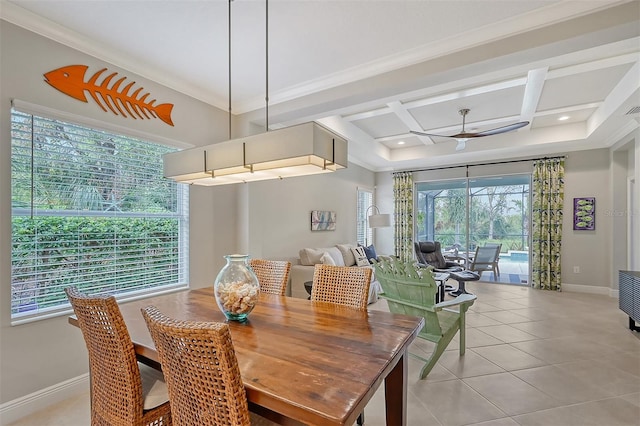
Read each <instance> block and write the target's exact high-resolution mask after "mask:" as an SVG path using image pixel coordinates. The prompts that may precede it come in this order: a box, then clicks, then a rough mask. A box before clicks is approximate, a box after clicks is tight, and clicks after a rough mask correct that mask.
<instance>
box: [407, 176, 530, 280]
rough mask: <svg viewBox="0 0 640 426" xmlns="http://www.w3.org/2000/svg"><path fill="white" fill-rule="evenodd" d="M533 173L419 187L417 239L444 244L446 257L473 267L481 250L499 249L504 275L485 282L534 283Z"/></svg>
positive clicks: (489, 275)
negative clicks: (473, 260)
mask: <svg viewBox="0 0 640 426" xmlns="http://www.w3.org/2000/svg"><path fill="white" fill-rule="evenodd" d="M530 186H531V175H530V174H514V175H505V176H486V177H474V178H464V179H449V180H437V181H428V182H419V183H417V184H416V199H415V205H416V209H415V210H416V214H415V220H416V223H415V226H414V229H415V236H414V238H415V240H416V241H440V243H441V246H442V248H443V252H444V254H445V256H448V257H449V258H450V259H455V260H457V261H459V262H460V263H462V264H464V266H465V267H467V268H468V267H469V266H470V264H471V261H472V259H473V257H474V255H475V253H476V248H477V247H483V246H487V245H499V246H500V251H499V258H498V269H499V274H494V272H493V271H485V272H483V273H482V275H481V278H480V279H481V280H482V281H487V282H500V283H503V284H513V285H528V284H529V282H530V267H529V258H530V246H531V244H530V224H529V222H530V220H529V219H530V210H531V202H530V198H531V197H530V190H529V189H530Z"/></svg>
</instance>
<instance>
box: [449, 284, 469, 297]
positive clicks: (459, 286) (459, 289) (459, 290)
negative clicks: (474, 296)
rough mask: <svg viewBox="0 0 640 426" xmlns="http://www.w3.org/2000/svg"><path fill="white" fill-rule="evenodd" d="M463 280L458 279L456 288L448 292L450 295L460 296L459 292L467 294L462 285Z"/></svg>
mask: <svg viewBox="0 0 640 426" xmlns="http://www.w3.org/2000/svg"><path fill="white" fill-rule="evenodd" d="M464 283H465V282H464V281H458V289H457V290H455V291H452V292H450V293H449V294H450V295H452V296H460V295H461V294H469V293H467V290H466V289H465V287H464Z"/></svg>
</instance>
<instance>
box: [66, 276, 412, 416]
mask: <svg viewBox="0 0 640 426" xmlns="http://www.w3.org/2000/svg"><path fill="white" fill-rule="evenodd" d="M150 305H153V306H156V307H157V308H158V309H159V310H160V311H161V312H162V313H164V314H165V315H168V316H169V317H172V318H176V319H181V320H190V321H217V322H221V321H226V320H225V317H224V315H223V314H222V312H221V311H220V310H219V309H218V306H217V304H216V301H215V298H214V296H213V288H212V287H209V288H201V289H194V290H187V291H181V292H178V293H172V294H166V295H162V296H157V297H153V298H148V299H144V300H138V301H135V302H128V303H122V304H120V310H121V312H122V315H123V317H124V320H125V323H126V325H127V328H128V330H129V334H130V335H131V339H132V340H133V342H134V347H135V351H136V354H137V356H138V359H139V360H140V361H141V362H147V363H148V364H150V365H156V366H157V365H159V364H158V354H157V352H156V349H155V346H154V344H153V341H152V339H151V336H150V334H149V331H148V329H147V327H146V324H145V322H144V319H143V317H142V314H141V312H140V310H141V308H143V307H146V306H150ZM69 322H70V323H71V324H73V325H76V326H77V321H76V320H75V318H74V317H71V318H70V319H69ZM227 323H228V324H229V328H230V331H231V337H232V340H233V345H234V348H235V351H236V356H237V358H238V364H239V366H240V373H241V375H242V380H243V383H244V386H245V389H246V392H247V399H248V400H249V405H250V409H251V410H252V411H254V412H257V413H258V414H261V415H263V416H264V417H267V418H269V419H271V420H272V421H275V422H276V423H279V424H283V425H289V424H291V425H293V424H312V425H352V424H353V423H355V421H356V419H357V417H358V416H359V415H360V413H362V412H363V411H364V408H365V406H366V405H367V403H368V402H369V400H370V399H371V397H372V396H373V395H374V394H375V393H376V391H377V390H378V388H379V387H380V385H381V384H382V383H383V382H384V386H385V387H384V389H385V407H386V421H387V425H392V426H400V425H406V422H407V376H408V375H407V369H408V356H409V353H408V348H409V345H410V344H411V342H412V341H413V340H414V339H415V338H416V336H417V334H418V332H419V331H420V329H421V328H422V327H423V326H424V319H423V318H419V317H412V316H406V315H397V314H392V313H389V312H384V311H378V310H369V311H359V310H355V309H351V308H347V307H342V306H339V305H335V304H331V303H326V302H312V301H309V300H304V299H296V298H291V297H285V296H276V295H270V294H264V293H262V294H260V298H259V301H258V303H257V305H256V307H255V308H254V310H253V311H252V312H251V314H250V315H249V319H248V321H247V322H245V323H240V322H236V321H227Z"/></svg>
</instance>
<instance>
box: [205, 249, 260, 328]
mask: <svg viewBox="0 0 640 426" xmlns="http://www.w3.org/2000/svg"><path fill="white" fill-rule="evenodd" d="M224 258H225V259H226V261H227V264H226V265H225V266H224V267H223V268H222V269H221V270H220V272H219V273H218V276H217V277H216V280H215V283H214V285H213V292H214V294H215V297H216V302H217V303H218V307H219V308H220V310H221V311H222V313H224V315H225V317H227V319H229V320H233V321H240V322H244V321H246V320H247V316H248V315H249V313H250V312H251V311H252V310H253V308H254V307H255V305H256V303H257V302H258V295H259V294H260V283H259V282H258V277H256V274H255V273H254V272H253V270H252V269H251V267H250V266H249V264H248V260H249V256H248V255H245V254H232V255H227V256H224Z"/></svg>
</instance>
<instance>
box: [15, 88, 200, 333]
mask: <svg viewBox="0 0 640 426" xmlns="http://www.w3.org/2000/svg"><path fill="white" fill-rule="evenodd" d="M14 113H19V114H23V115H29V116H31V118H30V120H31V123H34V122H35V121H36V120H46V121H60V122H62V123H64V124H66V125H70V126H77V127H78V128H83V129H87V131H88V132H93V133H103V134H105V133H106V136H113V137H114V139H127V140H132V139H133V140H134V142H141V143H150V144H155V145H160V146H165V147H171V148H179V147H184V146H185V144H181V143H177V142H176V143H168V142H169V141H168V140H167V139H163V138H158V137H155V136H153V135H150V134H146V133H142V132H136V131H130V129H126V128H124V127H120V126H115V125H111V124H108V123H102V122H99V121H97V120H93V119H87V118H85V117H78V116H74V115H71V114H68V113H64V112H60V111H55V110H52V109H49V108H46V107H41V106H37V105H33V104H28V103H26V102H21V101H16V100H13V101H12V108H11V110H10V117H11V119H10V121H11V123H10V124H11V129H12V130H11V164H12V174H11V183H10V185H11V191H12V199H11V202H12V208H11V221H12V223H13V221H14V218H15V217H24V216H32V217H34V202H33V200H32V201H31V205H30V206H27V207H21V206H18V207H14V206H13V202H14V197H13V192H14V173H13V164H14V155H15V154H14ZM34 117H35V118H34ZM124 130H126V131H124ZM30 139H31V143H32V144H33V141H34V139H35V135H34V134H33V130H32V134H31V136H30ZM26 140H29V139H26ZM42 152H46V151H42ZM161 155H162V154H161ZM30 156H31V157H30V159H31V158H32V157H33V150H32V153H31V154H30ZM142 163H144V161H142ZM121 164H122V163H121ZM157 166H158V170H162V161H161V159H160V163H159V164H158V165H157ZM31 167H33V165H32V166H31ZM32 173H33V171H32ZM174 185H175V186H174V187H172V189H171V192H172V195H171V196H170V197H171V199H173V200H174V201H173V203H175V206H174V207H175V208H176V211H175V212H172V211H166V212H157V211H155V212H154V211H149V210H147V211H127V212H119V213H118V214H114V213H113V211H108V209H105V210H72V209H50V210H49V209H47V210H44V209H41V210H39V211H35V213H36V214H35V217H44V216H59V217H62V218H70V217H78V216H81V217H105V218H109V217H111V218H115V217H118V218H121V219H125V220H126V219H129V218H138V219H140V218H147V219H151V220H152V221H153V219H162V218H172V219H176V220H177V238H174V239H173V240H172V241H171V243H170V244H171V245H170V246H168V247H174V249H173V250H177V252H176V253H177V254H175V255H174V256H171V255H166V256H169V257H165V258H162V259H168V260H171V259H173V261H172V262H171V263H170V265H172V266H170V267H172V268H175V270H176V272H174V273H173V275H175V276H176V280H175V281H174V282H171V283H169V284H160V285H158V286H156V287H145V288H137V289H136V288H135V286H133V287H128V288H125V289H122V288H120V289H117V290H116V291H115V292H114V293H113V294H114V296H115V297H116V298H117V299H118V300H119V301H121V302H123V301H129V300H136V299H142V298H147V297H150V296H154V295H160V294H165V293H170V292H175V291H179V290H183V289H186V288H188V281H189V220H190V218H189V188H188V185H185V184H174ZM173 188H175V193H173ZM31 191H33V188H32V189H31ZM66 235H73V233H69V234H66ZM174 235H175V234H174ZM11 238H12V246H11V262H12V272H11V286H12V287H11V289H10V291H11V296H10V297H11V305H12V308H11V309H10V316H11V325H19V324H23V323H28V322H32V321H38V320H42V319H47V318H52V317H57V316H61V315H68V314H69V313H72V309H71V306H70V304H69V303H68V301H66V298H65V300H64V302H62V301H61V300H62V299H55V305H53V306H46V307H42V308H36V309H35V310H28V309H27V310H26V311H24V312H20V311H19V310H17V309H16V310H14V307H13V303H14V297H15V298H18V296H14V290H13V284H14V276H15V275H14V267H13V265H14V244H13V241H14V230H13V226H12V231H11ZM142 244H147V246H146V247H147V250H148V249H149V247H148V244H149V243H148V242H147V241H145V242H143V243H142ZM114 247H116V252H117V247H118V245H117V244H116V245H114ZM165 247H167V246H166V245H165ZM34 253H36V251H34ZM134 266H135V267H137V268H140V270H143V269H144V268H146V265H145V264H144V261H142V260H139V261H138V263H136V264H135V265H134ZM34 276H36V275H34ZM85 282H86V283H89V282H91V281H90V280H89V281H85ZM100 292H101V291H97V292H96V293H100ZM18 300H19V298H18ZM58 302H60V303H58Z"/></svg>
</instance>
